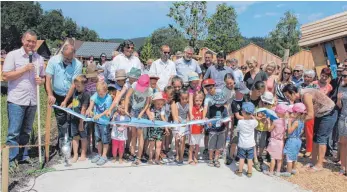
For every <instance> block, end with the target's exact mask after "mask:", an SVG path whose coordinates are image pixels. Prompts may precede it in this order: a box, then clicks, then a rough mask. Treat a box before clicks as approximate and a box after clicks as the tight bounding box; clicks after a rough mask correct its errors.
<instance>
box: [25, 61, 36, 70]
mask: <svg viewBox="0 0 347 192" xmlns="http://www.w3.org/2000/svg"><path fill="white" fill-rule="evenodd" d="M34 69H35V65H34V64H32V63H28V64H27V65H25V71H31V70H34Z"/></svg>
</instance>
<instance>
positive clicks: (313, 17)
mask: <svg viewBox="0 0 347 192" xmlns="http://www.w3.org/2000/svg"><path fill="white" fill-rule="evenodd" d="M322 16H323V13H312V14H310V15H309V16H307V20H308V21H315V20H318V19H320V18H322Z"/></svg>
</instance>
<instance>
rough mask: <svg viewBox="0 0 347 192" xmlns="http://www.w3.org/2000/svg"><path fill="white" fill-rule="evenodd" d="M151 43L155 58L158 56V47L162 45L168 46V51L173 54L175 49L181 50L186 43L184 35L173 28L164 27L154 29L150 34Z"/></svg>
mask: <svg viewBox="0 0 347 192" xmlns="http://www.w3.org/2000/svg"><path fill="white" fill-rule="evenodd" d="M150 40H151V44H152V46H153V49H152V50H153V53H154V57H155V58H159V57H160V47H161V46H162V45H168V46H170V51H171V53H172V54H175V53H176V52H177V51H183V50H184V48H185V47H186V46H187V45H188V41H187V40H186V39H185V38H184V35H183V34H182V33H181V32H180V31H177V30H176V29H175V28H172V27H166V28H160V29H157V30H155V31H154V32H153V33H152V35H151V38H150Z"/></svg>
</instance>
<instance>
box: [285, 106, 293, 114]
mask: <svg viewBox="0 0 347 192" xmlns="http://www.w3.org/2000/svg"><path fill="white" fill-rule="evenodd" d="M293 107H294V105H288V110H287V111H288V112H289V113H293Z"/></svg>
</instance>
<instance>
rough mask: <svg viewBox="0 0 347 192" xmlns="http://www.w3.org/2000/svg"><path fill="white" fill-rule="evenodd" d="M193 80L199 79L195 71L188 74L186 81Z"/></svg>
mask: <svg viewBox="0 0 347 192" xmlns="http://www.w3.org/2000/svg"><path fill="white" fill-rule="evenodd" d="M195 80H200V78H199V75H198V74H197V73H195V72H194V71H192V72H190V73H189V74H188V81H195Z"/></svg>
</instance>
